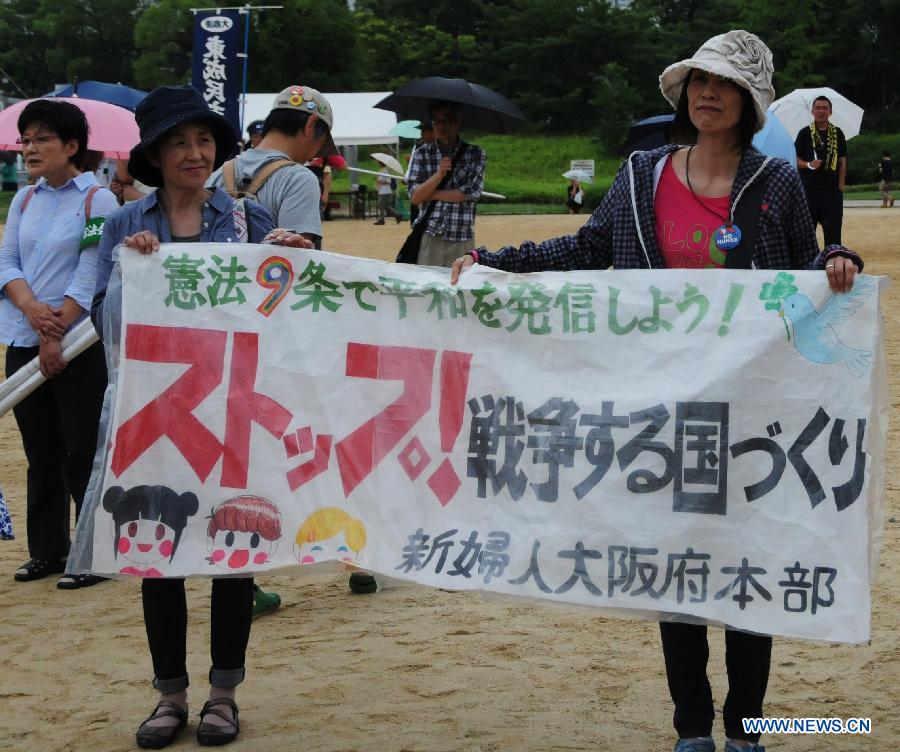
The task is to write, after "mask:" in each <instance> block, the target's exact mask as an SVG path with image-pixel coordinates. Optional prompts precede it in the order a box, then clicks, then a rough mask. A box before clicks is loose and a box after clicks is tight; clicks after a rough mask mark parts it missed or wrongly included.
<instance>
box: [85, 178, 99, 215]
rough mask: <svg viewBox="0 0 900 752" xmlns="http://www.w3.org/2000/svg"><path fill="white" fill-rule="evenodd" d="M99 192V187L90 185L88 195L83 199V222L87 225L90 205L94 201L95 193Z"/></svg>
mask: <svg viewBox="0 0 900 752" xmlns="http://www.w3.org/2000/svg"><path fill="white" fill-rule="evenodd" d="M99 190H100V186H99V185H92V186H91V187H90V189H89V190H88V194H87V196H86V197H85V199H84V222H85V224H87V223H88V222H90V221H91V203H92V202H93V201H94V196H95V195H96V193H97V191H99Z"/></svg>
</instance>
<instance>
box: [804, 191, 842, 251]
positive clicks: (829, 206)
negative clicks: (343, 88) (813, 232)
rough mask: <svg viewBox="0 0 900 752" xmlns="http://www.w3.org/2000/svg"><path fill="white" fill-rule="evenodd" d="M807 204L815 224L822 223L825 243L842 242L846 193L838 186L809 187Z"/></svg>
mask: <svg viewBox="0 0 900 752" xmlns="http://www.w3.org/2000/svg"><path fill="white" fill-rule="evenodd" d="M806 204H807V206H809V213H810V214H811V215H812V220H813V225H822V232H823V233H824V235H825V245H834V244H840V242H841V225H842V224H843V221H844V194H843V193H841V192H840V190H838V189H837V188H830V187H826V188H807V189H806Z"/></svg>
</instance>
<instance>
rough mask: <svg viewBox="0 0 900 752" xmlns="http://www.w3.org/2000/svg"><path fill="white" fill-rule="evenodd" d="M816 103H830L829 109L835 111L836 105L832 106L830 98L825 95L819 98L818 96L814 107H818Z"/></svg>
mask: <svg viewBox="0 0 900 752" xmlns="http://www.w3.org/2000/svg"><path fill="white" fill-rule="evenodd" d="M816 102H828V109H829V110H832V111H833V110H834V105H832V104H831V100H830V99H829V98H828V97H826V96H825V95H824V94H819V96H817V97H816V98H815V99H814V100H813V107H815V106H816Z"/></svg>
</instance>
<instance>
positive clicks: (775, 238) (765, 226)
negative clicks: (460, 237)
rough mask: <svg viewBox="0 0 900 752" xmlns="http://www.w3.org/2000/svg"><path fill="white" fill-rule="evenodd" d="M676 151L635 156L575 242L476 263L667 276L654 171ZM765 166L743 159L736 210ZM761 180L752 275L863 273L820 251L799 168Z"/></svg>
mask: <svg viewBox="0 0 900 752" xmlns="http://www.w3.org/2000/svg"><path fill="white" fill-rule="evenodd" d="M679 148H682V147H679V146H663V147H661V148H659V149H654V150H653V151H643V152H635V153H634V154H632V155H631V156H630V157H629V158H628V160H626V161H625V163H623V165H622V166H621V167H620V168H619V172H618V174H617V175H616V178H615V180H614V181H613V184H612V186H611V187H610V189H609V192H608V193H607V194H606V196H605V198H604V199H603V201H602V202H601V204H600V206H598V207H597V209H596V210H595V211H594V213H593V214H592V215H591V218H590V219H589V220H588V221H587V222H586V223H585V224H584V225H583V226H582V227H581V229H580V230H578V232H577V233H575V234H574V235H565V236H562V237H558V238H551V239H550V240H545V241H544V242H543V243H535V242H533V241H530V240H529V241H525V242H524V243H522V245H521V246H519V247H518V248H516V247H514V246H506V247H504V248H501V249H500V250H499V251H497V252H496V253H490V252H489V251H487V250H486V249H484V248H479V249H478V263H480V264H484V265H485V266H491V267H494V268H497V269H503V270H505V271H510V272H533V271H541V270H552V271H569V270H572V269H607V268H609V267H613V268H614V269H647V268H650V269H664V268H665V262H664V261H663V257H662V254H661V253H660V251H659V247H658V246H657V244H656V230H655V225H656V217H655V214H654V210H653V199H654V194H653V170H654V167H655V166H656V164H657V163H658V162H659V160H661V159H662V158H663V157H665V156H666V155H669V154H672V153H673V152H674V151H676V150H677V149H679ZM764 159H765V157H764V156H763V155H762V154H760V153H759V152H758V151H757V150H756V149H754V148H752V147H751V148H749V149H747V150H746V151H745V152H744V155H743V157H742V159H741V164H740V166H739V167H738V171H737V175H736V177H735V180H734V185H733V186H732V189H731V202H732V203H734V200H735V198H736V197H737V195H738V193H739V192H740V191H741V189H742V188H743V187H744V185H745V184H747V183H748V182H749V181H750V179H751V178H752V177H753V175H754V174H755V173H756V171H757V170H758V169H759V168H760V166H761V165H762V164H763V161H764ZM629 162H631V164H632V167H633V175H634V202H635V206H636V207H637V215H638V217H639V220H640V221H639V229H638V225H636V223H635V215H634V211H633V206H632V198H631V185H630V184H631V181H630V176H629V170H628V163H629ZM756 179H757V180H762V179H765V180H766V181H767V183H766V189H765V192H764V193H763V199H762V202H761V204H760V219H759V229H758V234H757V237H756V246H755V248H754V252H753V268H754V269H823V268H824V267H825V261H826V260H827V259H828V258H831V257H832V256H834V255H842V256H847V257H849V258H852V259H853V260H854V261H855V262H856V263H857V266H858V267H859V269H860V271H861V270H862V260H861V259H860V258H859V256H857V255H856V254H855V253H853V252H852V251H848V250H847V249H846V248H844V247H843V246H828V248H826V249H825V250H824V251H822V252H820V251H819V247H818V243H817V241H816V234H815V226H814V225H813V222H812V219H811V218H810V215H809V208H808V207H807V205H806V196H805V194H804V192H803V188H802V186H801V185H800V177H799V175H798V174H797V170H796V169H795V168H794V167H792V166H791V165H789V164H788V163H787V162H785V161H784V160H783V159H772V160H771V161H770V162H769V164H767V165H766V167H765V169H764V170H763V171H762V173H761V174H760V175H759V176H758V177H757V178H756ZM641 239H643V243H642V242H641Z"/></svg>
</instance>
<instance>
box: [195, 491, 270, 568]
mask: <svg viewBox="0 0 900 752" xmlns="http://www.w3.org/2000/svg"><path fill="white" fill-rule="evenodd" d="M206 534H207V536H208V540H207V543H208V545H209V552H210V555H209V557H208V559H207V561H209V563H210V564H213V565H215V566H218V567H220V568H222V569H224V570H226V571H228V572H236V571H239V570H242V569H244V568H245V567H246V566H247V565H248V564H250V563H251V562H252V563H253V564H254V565H260V564H266V563H267V562H268V561H269V560H270V559H271V557H272V554H273V553H274V552H275V547H276V546H277V545H278V540H279V538H281V512H279V511H278V507H276V506H275V505H274V504H273V503H272V502H271V501H269V500H268V499H264V498H262V497H261V496H235V497H234V498H232V499H228V501H223V502H222V503H221V504H219V506H217V507H216V508H215V509H213V511H212V514H211V515H210V516H209V525H208V526H207V528H206Z"/></svg>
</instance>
